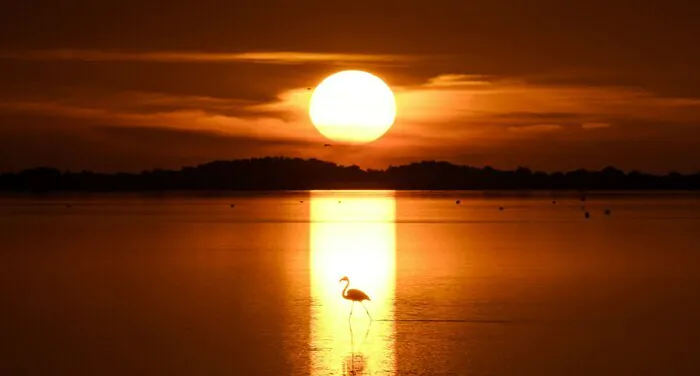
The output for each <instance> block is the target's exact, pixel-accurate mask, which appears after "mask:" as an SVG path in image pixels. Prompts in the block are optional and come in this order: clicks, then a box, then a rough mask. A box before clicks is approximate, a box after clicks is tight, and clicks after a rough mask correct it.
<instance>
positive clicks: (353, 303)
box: [348, 300, 355, 319]
mask: <svg viewBox="0 0 700 376" xmlns="http://www.w3.org/2000/svg"><path fill="white" fill-rule="evenodd" d="M353 309H355V301H354V300H353V301H352V303H351V304H350V317H352V310H353ZM350 317H348V319H349V318H350Z"/></svg>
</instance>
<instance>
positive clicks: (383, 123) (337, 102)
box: [309, 70, 396, 143]
mask: <svg viewBox="0 0 700 376" xmlns="http://www.w3.org/2000/svg"><path fill="white" fill-rule="evenodd" d="M309 115H310V116H311V121H312V122H313V124H314V125H315V126H316V128H317V129H318V131H319V132H321V134H322V135H324V136H325V137H327V138H329V139H331V140H333V141H338V142H345V143H366V142H372V141H374V140H376V139H378V138H379V137H381V136H382V135H384V133H386V132H387V131H388V130H389V128H391V125H392V124H393V123H394V118H395V117H396V102H395V100H394V93H392V91H391V89H390V88H389V86H387V84H386V83H384V81H382V80H381V79H380V78H379V77H377V76H374V75H372V74H370V73H367V72H362V71H356V70H350V71H343V72H338V73H335V74H333V75H331V76H329V77H327V78H326V79H325V80H323V82H321V84H319V85H318V87H317V88H316V90H314V93H313V95H312V96H311V105H310V108H309Z"/></svg>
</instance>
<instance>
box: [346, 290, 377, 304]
mask: <svg viewBox="0 0 700 376" xmlns="http://www.w3.org/2000/svg"><path fill="white" fill-rule="evenodd" d="M343 298H345V299H347V300H352V301H354V302H362V301H363V300H369V301H372V299H370V298H369V296H367V294H365V293H364V292H362V291H360V290H357V289H350V290H348V291H347V292H346V293H345V295H343Z"/></svg>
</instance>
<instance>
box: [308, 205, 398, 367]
mask: <svg viewBox="0 0 700 376" xmlns="http://www.w3.org/2000/svg"><path fill="white" fill-rule="evenodd" d="M395 218H396V203H395V199H394V196H393V192H388V193H387V192H376V193H364V192H363V193H359V192H356V193H342V192H312V195H311V231H310V233H311V241H310V246H311V257H310V267H311V298H312V306H311V343H312V349H311V371H312V374H313V375H326V374H336V375H339V374H343V375H373V374H382V373H389V372H391V371H392V370H393V369H394V363H395V350H394V338H395V334H394V333H395V331H394V322H393V319H394V297H395V292H396V276H395V269H396V267H395V266H396V229H395V222H394V221H395ZM343 276H347V277H349V279H350V288H356V289H360V290H362V291H364V292H365V293H367V295H369V297H370V298H371V299H372V301H370V302H365V304H366V306H367V309H368V310H369V312H370V313H371V315H372V317H373V318H374V319H375V321H374V322H371V321H370V319H369V317H367V314H366V313H365V311H364V309H362V307H361V306H360V305H359V304H358V303H356V304H355V305H356V307H355V310H354V313H353V316H352V318H351V320H349V316H348V315H349V313H350V306H351V304H352V303H351V302H350V301H348V300H345V299H343V298H342V296H341V292H342V290H343V287H344V283H338V280H339V279H340V278H342V277H343Z"/></svg>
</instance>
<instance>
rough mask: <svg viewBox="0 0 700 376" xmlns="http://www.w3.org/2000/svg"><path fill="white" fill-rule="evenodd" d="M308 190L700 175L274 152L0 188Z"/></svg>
mask: <svg viewBox="0 0 700 376" xmlns="http://www.w3.org/2000/svg"><path fill="white" fill-rule="evenodd" d="M303 189H401V190H403V189H406V190H408V189H415V190H423V189H432V190H457V189H465V190H489V189H494V190H495V189H499V190H500V189H512V190H539V189H541V190H631V189H641V190H648V189H655V190H679V189H680V190H695V189H700V173H696V174H692V175H682V174H679V173H670V174H667V175H663V176H660V175H650V174H645V173H640V172H637V171H633V172H629V173H625V172H623V171H621V170H618V169H616V168H614V167H607V168H604V169H603V170H600V171H587V170H576V171H570V172H565V173H562V172H555V173H545V172H539V171H537V172H533V171H531V170H530V169H528V168H525V167H520V168H518V169H516V170H514V171H502V170H497V169H494V168H491V167H484V168H476V167H470V166H459V165H454V164H451V163H448V162H436V161H424V162H418V163H411V164H408V165H401V166H391V167H389V168H387V169H385V170H372V169H369V170H363V169H361V168H359V167H358V166H354V165H353V166H339V165H337V164H335V163H330V162H324V161H320V160H317V159H299V158H283V157H267V158H254V159H240V160H232V161H214V162H210V163H205V164H201V165H198V166H194V167H184V168H182V169H180V170H161V169H154V170H149V171H144V172H141V173H114V174H108V173H95V172H89V171H83V172H70V171H66V172H61V171H60V170H58V169H55V168H47V167H41V168H34V169H28V170H24V171H21V172H17V173H4V174H0V190H4V191H30V192H46V191H164V190H303Z"/></svg>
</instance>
